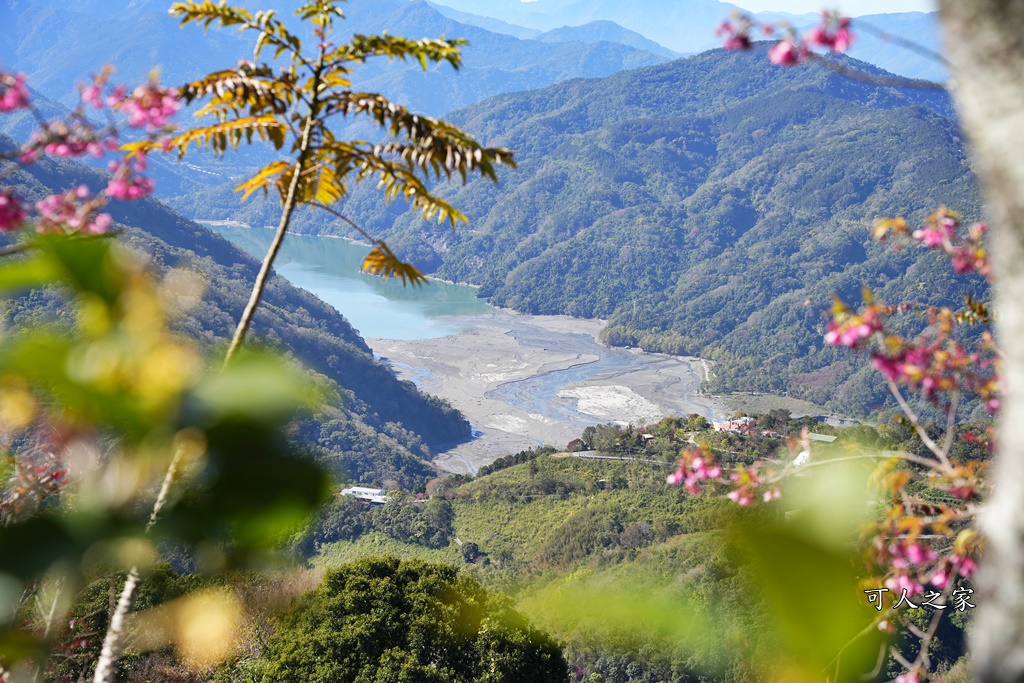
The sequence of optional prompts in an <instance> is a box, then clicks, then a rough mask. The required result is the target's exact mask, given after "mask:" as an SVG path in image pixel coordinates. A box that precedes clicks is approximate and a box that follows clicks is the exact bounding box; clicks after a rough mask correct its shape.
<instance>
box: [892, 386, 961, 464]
mask: <svg viewBox="0 0 1024 683" xmlns="http://www.w3.org/2000/svg"><path fill="white" fill-rule="evenodd" d="M886 384H887V385H888V386H889V391H890V392H891V393H892V395H893V397H894V398H895V399H896V402H897V403H898V404H899V406H900V410H902V411H903V413H904V414H905V415H906V416H907V419H908V420H909V421H910V424H911V426H913V428H914V431H915V432H917V436H918V437H919V438H920V439H921V441H922V443H924V445H925V446H926V447H927V448H928V450H930V451H931V452H932V453H934V454H935V456H936V457H937V458H938V459H939V460H940V461H941V462H942V465H943V467H944V468H945V469H946V470H947V471H949V470H952V469H953V466H952V464H950V462H949V458H948V457H947V455H946V454H945V453H943V452H942V449H941V448H939V446H938V445H937V444H936V443H935V442H934V441H933V440H932V437H930V436H928V432H927V431H926V430H925V428H924V427H922V426H921V422H920V420H919V419H918V417H917V413H915V412H914V410H913V408H911V407H910V404H908V403H907V401H906V399H905V398H903V393H902V392H901V391H900V388H899V387H898V386H896V383H895V382H893V381H892V380H891V379H888V380H886Z"/></svg>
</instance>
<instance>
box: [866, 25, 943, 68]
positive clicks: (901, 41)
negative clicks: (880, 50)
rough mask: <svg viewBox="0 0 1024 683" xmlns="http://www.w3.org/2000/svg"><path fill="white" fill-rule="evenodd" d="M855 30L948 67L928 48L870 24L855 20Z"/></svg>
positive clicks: (938, 55) (939, 56) (936, 53)
mask: <svg viewBox="0 0 1024 683" xmlns="http://www.w3.org/2000/svg"><path fill="white" fill-rule="evenodd" d="M857 30H858V31H860V30H863V31H866V32H867V33H870V34H872V35H874V36H875V37H877V38H880V39H881V40H884V41H885V42H887V43H892V44H893V45H899V46H900V47H902V48H904V49H906V50H910V51H911V52H916V53H917V54H919V55H921V56H922V57H927V58H928V59H931V60H933V61H936V62H938V63H939V64H942V65H943V66H949V60H948V59H946V58H945V57H943V56H942V55H941V54H939V53H938V52H935V51H934V50H929V49H928V48H926V47H925V46H923V45H921V44H920V43H915V42H914V41H912V40H908V39H906V38H904V37H902V36H897V35H894V34H892V33H889V32H888V31H885V30H883V29H880V28H878V27H877V26H873V25H871V24H869V23H867V22H866V21H863V20H861V19H857Z"/></svg>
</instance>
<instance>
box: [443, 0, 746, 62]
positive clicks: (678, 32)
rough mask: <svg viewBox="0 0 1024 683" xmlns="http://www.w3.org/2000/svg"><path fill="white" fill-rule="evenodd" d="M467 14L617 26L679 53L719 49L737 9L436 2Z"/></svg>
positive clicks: (582, 1) (669, 2) (548, 1)
mask: <svg viewBox="0 0 1024 683" xmlns="http://www.w3.org/2000/svg"><path fill="white" fill-rule="evenodd" d="M436 1H437V4H441V5H446V6H448V7H451V8H453V9H457V10H460V11H463V12H473V13H475V14H478V15H483V16H487V17H493V18H496V19H500V20H502V21H506V22H509V23H512V24H518V25H520V26H525V27H527V28H534V29H541V30H543V31H551V30H553V29H557V28H560V27H562V26H580V25H582V24H586V23H589V22H592V21H598V20H607V21H613V22H615V23H616V24H619V25H620V26H622V27H624V28H626V29H629V30H630V31H634V32H636V33H639V34H641V35H643V36H645V37H646V38H648V39H650V40H653V41H655V42H657V43H658V44H660V45H663V46H665V47H668V48H670V49H672V50H675V51H676V52H683V53H690V52H699V51H701V50H706V49H708V48H711V47H715V45H716V38H715V35H714V28H715V26H717V25H718V24H719V23H720V22H721V21H722V19H723V18H725V17H727V16H728V14H729V12H730V10H733V9H738V8H737V7H735V6H734V5H730V4H728V3H723V2H718V0H684V1H681V0H634V1H632V2H621V0H536V2H520V0H436Z"/></svg>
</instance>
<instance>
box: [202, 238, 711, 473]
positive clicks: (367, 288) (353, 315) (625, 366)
mask: <svg viewBox="0 0 1024 683" xmlns="http://www.w3.org/2000/svg"><path fill="white" fill-rule="evenodd" d="M207 224H208V225H210V227H212V228H213V229H214V230H216V231H217V232H218V233H220V234H221V235H223V236H224V237H226V238H228V239H230V240H231V241H232V242H234V243H235V244H237V245H238V246H240V247H242V248H243V249H245V250H247V251H249V252H250V253H252V254H254V255H256V256H257V257H262V254H263V251H264V250H265V248H266V246H267V245H268V244H269V242H270V238H271V232H270V231H269V230H265V229H252V228H245V227H238V226H225V225H219V224H215V223H212V222H211V223H207ZM368 251H369V247H367V246H365V245H360V244H355V243H352V242H348V241H345V240H340V239H334V238H328V237H307V236H299V235H294V236H293V235H290V236H288V238H287V239H286V240H285V242H284V246H283V248H282V251H281V252H280V255H279V257H278V263H277V265H276V270H277V272H278V273H279V274H280V275H282V276H283V277H285V278H286V279H288V280H290V281H291V282H292V283H293V284H295V285H297V286H299V287H303V288H304V289H307V290H309V291H310V292H312V293H313V294H315V295H317V296H318V297H320V298H321V299H322V300H323V301H325V302H326V303H328V304H330V305H332V306H334V307H335V308H336V309H337V310H339V311H340V312H342V313H343V314H344V315H345V316H346V317H347V318H348V319H349V321H350V322H351V323H352V324H353V326H354V327H356V329H358V330H359V331H360V333H361V334H362V335H363V337H364V338H365V339H366V341H367V343H368V344H369V345H370V347H371V348H372V349H373V350H374V352H375V353H376V354H378V356H380V357H381V358H383V359H385V360H386V361H387V362H389V363H390V364H391V366H392V367H393V368H394V370H395V371H396V372H397V373H398V374H399V375H400V376H401V377H403V378H404V379H408V380H411V381H413V382H414V383H416V385H417V386H419V387H420V388H422V389H423V390H424V391H427V392H429V393H432V394H435V395H437V396H440V397H442V398H445V399H447V400H448V401H450V402H451V403H452V404H453V405H454V406H455V407H456V408H458V409H459V410H461V411H462V412H463V414H465V415H466V417H467V418H468V419H469V420H470V422H471V423H472V425H473V428H474V434H475V438H474V439H473V440H471V441H469V442H466V443H462V444H457V445H453V446H451V447H450V448H447V449H445V450H443V452H441V453H439V454H438V457H437V458H436V460H435V462H436V463H437V464H438V465H439V466H440V467H441V468H443V469H446V470H449V471H455V472H475V471H476V470H477V469H478V468H479V467H480V466H481V465H483V464H486V463H488V462H490V461H492V460H494V459H496V458H498V457H501V456H503V455H507V454H509V453H515V452H518V451H520V450H524V449H526V448H530V447H532V446H535V445H539V444H544V443H549V444H552V445H555V446H564V445H565V444H566V443H567V442H568V441H569V440H571V439H573V438H576V437H578V436H579V435H580V433H581V432H582V430H583V429H584V428H585V427H587V426H589V425H594V424H599V423H605V422H618V423H622V424H626V423H633V424H638V423H650V422H654V421H657V420H658V419H660V418H661V417H664V416H667V415H686V414H689V413H700V414H702V415H705V416H706V417H712V416H713V415H714V414H716V413H717V412H718V409H717V406H716V405H715V404H714V403H713V402H712V401H711V400H710V399H708V398H706V397H703V396H700V395H697V394H696V389H697V387H698V385H699V384H700V381H701V379H702V378H703V373H706V372H707V366H706V364H704V363H703V362H702V361H700V360H698V359H692V358H690V359H687V358H680V357H677V356H668V355H663V354H651V353H643V352H641V351H638V350H635V349H621V348H609V347H607V346H604V345H602V344H600V343H599V342H598V340H597V335H598V333H599V332H600V329H601V327H602V326H603V321H599V320H579V319H575V318H570V317H567V316H531V315H523V314H517V313H514V312H510V311H506V310H501V309H496V308H494V307H491V306H489V305H488V304H487V303H486V302H485V301H484V300H482V299H479V298H477V297H476V290H475V289H474V288H472V287H467V286H461V285H453V284H449V283H444V282H437V281H432V282H431V284H429V285H427V286H424V287H420V288H412V287H403V286H402V285H401V283H398V282H395V281H383V280H381V279H380V278H375V277H371V276H368V275H365V274H362V273H360V272H359V267H360V264H361V263H362V259H363V257H364V256H365V255H366V253H367V252H368Z"/></svg>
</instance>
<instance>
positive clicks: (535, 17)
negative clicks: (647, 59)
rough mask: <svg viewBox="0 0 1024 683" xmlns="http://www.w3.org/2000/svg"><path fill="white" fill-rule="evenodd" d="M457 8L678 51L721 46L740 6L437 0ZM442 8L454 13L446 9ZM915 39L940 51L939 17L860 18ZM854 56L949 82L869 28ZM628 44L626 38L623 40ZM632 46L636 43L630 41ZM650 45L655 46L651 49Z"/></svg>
mask: <svg viewBox="0 0 1024 683" xmlns="http://www.w3.org/2000/svg"><path fill="white" fill-rule="evenodd" d="M437 2H438V4H442V5H445V6H448V7H451V8H454V9H455V10H460V11H466V12H474V13H476V14H477V15H482V16H485V17H489V18H492V19H498V20H501V21H504V22H511V23H512V24H517V25H521V26H523V27H527V28H532V29H540V30H544V31H550V30H553V29H555V28H556V27H560V26H575V27H578V26H580V25H583V24H586V23H588V22H593V21H597V20H605V21H612V22H615V23H616V24H618V25H620V26H622V27H624V28H626V29H628V30H630V31H633V32H636V33H639V34H641V35H643V36H644V37H646V38H648V39H650V40H653V41H656V42H657V43H658V44H660V45H663V46H666V47H668V48H670V49H672V50H675V51H676V52H681V53H693V52H700V51H703V50H707V49H710V48H714V47H718V46H719V44H720V41H719V40H718V38H717V37H716V36H715V35H714V30H715V27H716V26H717V25H718V24H719V23H720V22H721V21H722V19H725V18H726V17H728V16H729V12H731V11H733V10H735V9H738V8H737V7H736V6H735V5H732V4H729V3H725V2H718V0H685V1H684V0H635V1H634V2H629V3H624V2H618V1H617V0H536V1H535V2H526V3H524V2H521V1H520V0H437ZM442 11H448V10H445V9H442ZM757 17H758V18H759V19H761V20H762V21H768V22H780V21H788V22H790V23H792V24H793V25H795V26H797V27H805V26H809V25H811V24H813V23H814V22H815V21H817V18H816V16H815V15H813V14H804V15H794V14H787V13H782V12H762V13H760V14H758V15H757ZM857 21H859V22H861V23H864V24H870V25H871V26H873V27H876V28H878V29H881V30H882V31H886V32H889V33H892V34H894V35H897V36H900V37H902V38H906V39H909V40H912V41H914V42H916V43H919V44H921V45H922V46H924V47H925V48H927V49H929V50H932V51H937V50H938V49H939V45H940V40H939V31H938V25H937V15H936V14H935V13H934V12H932V13H921V12H903V13H894V14H874V15H868V16H863V17H859V18H858V19H857V20H856V21H855V24H854V25H855V26H856V22H857ZM857 36H858V38H857V42H856V43H855V45H854V48H853V50H852V51H851V53H850V54H851V56H853V57H855V58H857V59H861V60H863V61H865V62H868V63H870V64H874V65H875V66H878V67H880V68H882V69H885V70H886V71H889V72H891V73H895V74H899V75H901V76H908V77H911V78H925V79H928V80H935V81H944V80H945V79H946V72H945V68H944V67H943V65H942V64H941V63H940V62H937V61H935V60H933V59H930V58H928V57H924V56H922V55H920V54H917V53H915V52H913V51H910V50H907V49H905V48H902V47H899V46H897V45H895V44H894V43H891V42H887V41H885V40H881V39H879V38H878V37H876V36H874V35H872V34H871V33H869V32H868V31H867V30H861V31H858V33H857ZM620 42H624V41H620ZM630 44H632V43H630ZM648 49H649V48H648Z"/></svg>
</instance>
